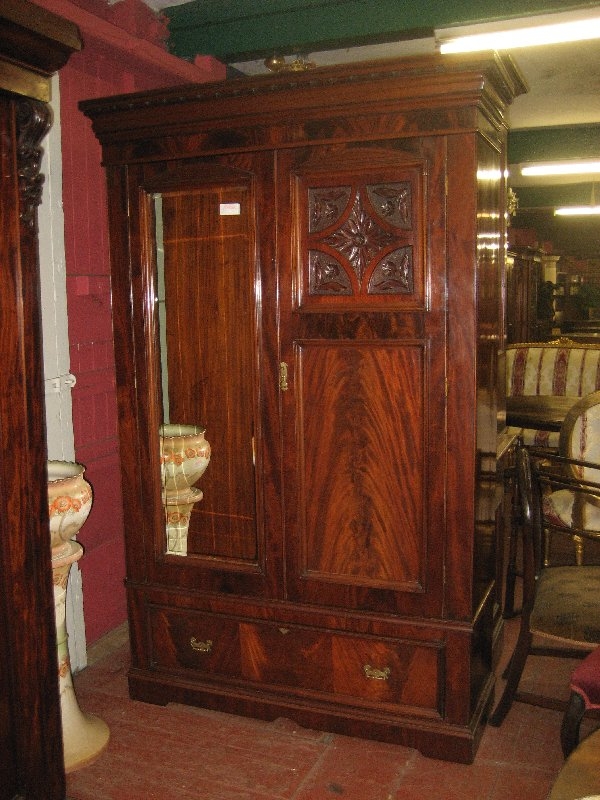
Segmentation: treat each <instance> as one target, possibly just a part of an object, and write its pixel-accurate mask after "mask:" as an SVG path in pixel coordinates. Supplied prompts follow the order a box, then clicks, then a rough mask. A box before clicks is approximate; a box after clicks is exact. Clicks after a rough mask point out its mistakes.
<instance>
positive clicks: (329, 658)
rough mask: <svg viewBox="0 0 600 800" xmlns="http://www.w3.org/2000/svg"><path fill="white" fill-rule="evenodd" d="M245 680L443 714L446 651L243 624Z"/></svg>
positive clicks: (430, 646) (436, 645) (430, 645)
mask: <svg viewBox="0 0 600 800" xmlns="http://www.w3.org/2000/svg"><path fill="white" fill-rule="evenodd" d="M240 642H241V645H242V669H243V673H244V677H246V678H251V679H252V680H256V681H259V682H261V683H269V684H283V685H287V686H289V687H290V688H293V687H296V688H298V689H307V690H314V691H318V692H323V693H327V694H330V695H333V696H335V698H336V700H341V699H342V697H343V696H345V697H346V698H347V700H348V702H356V701H359V700H361V699H362V700H365V701H372V702H374V703H386V704H392V705H395V706H403V707H413V708H419V709H429V710H431V711H432V712H435V713H441V707H440V702H441V701H440V697H441V694H442V692H441V689H440V687H441V674H442V653H443V651H442V648H441V646H440V644H439V643H437V642H434V643H431V642H412V641H404V640H390V639H385V640H382V639H380V638H377V637H359V636H354V635H351V634H342V633H334V632H330V631H323V630H320V629H313V628H303V627H296V626H289V627H285V626H278V625H264V624H262V623H260V624H256V623H249V622H243V623H241V624H240Z"/></svg>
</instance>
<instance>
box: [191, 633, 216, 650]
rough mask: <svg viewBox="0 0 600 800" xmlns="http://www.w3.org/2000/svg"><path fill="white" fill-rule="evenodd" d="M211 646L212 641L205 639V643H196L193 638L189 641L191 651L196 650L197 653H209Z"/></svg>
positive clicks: (196, 640)
mask: <svg viewBox="0 0 600 800" xmlns="http://www.w3.org/2000/svg"><path fill="white" fill-rule="evenodd" d="M212 644H213V643H212V639H207V640H206V641H205V642H200V641H198V639H196V637H195V636H192V638H191V639H190V645H191V647H192V650H196V651H197V652H198V653H210V651H211V650H212Z"/></svg>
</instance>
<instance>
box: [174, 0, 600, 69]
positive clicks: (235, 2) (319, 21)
mask: <svg viewBox="0 0 600 800" xmlns="http://www.w3.org/2000/svg"><path fill="white" fill-rule="evenodd" d="M595 5H597V4H596V3H590V2H588V3H585V2H583V3H581V2H579V3H577V2H569V0H502V3H499V2H498V0H477V1H475V0H328V2H327V1H325V2H324V0H193V2H190V3H185V4H184V5H181V6H175V7H173V8H170V9H167V10H166V11H165V13H166V15H167V17H168V19H169V29H170V32H171V34H170V48H171V50H172V52H173V53H175V54H176V55H178V56H180V57H182V58H189V59H191V58H194V56H196V55H197V54H202V55H214V56H216V57H217V58H220V59H221V60H223V61H227V62H232V61H239V60H244V59H245V58H262V57H265V56H267V55H271V54H272V53H273V52H274V51H277V52H280V53H284V54H285V53H287V54H290V55H291V54H294V53H295V52H303V53H310V52H311V51H312V52H314V51H316V50H322V49H326V48H328V47H335V46H341V47H349V46H351V45H356V44H361V43H367V42H381V41H395V40H398V39H400V38H403V37H404V38H411V37H414V36H415V35H423V34H424V35H431V32H432V30H433V28H435V27H445V26H449V25H453V24H469V23H475V22H484V21H490V20H494V19H506V18H508V17H520V16H527V15H530V14H542V13H545V12H551V11H565V10H567V9H570V8H581V7H593V6H595Z"/></svg>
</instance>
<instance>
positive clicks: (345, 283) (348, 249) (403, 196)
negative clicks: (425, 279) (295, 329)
mask: <svg viewBox="0 0 600 800" xmlns="http://www.w3.org/2000/svg"><path fill="white" fill-rule="evenodd" d="M407 178H408V179H407V180H392V181H389V182H386V181H377V180H376V181H372V182H371V181H368V180H365V181H362V182H357V183H355V182H354V181H352V182H347V183H344V184H341V185H339V186H335V185H328V186H315V185H312V186H310V185H309V186H308V187H307V195H306V196H305V197H306V201H307V209H306V212H307V219H306V218H305V222H304V223H303V224H304V226H305V230H304V231H302V232H301V240H302V241H303V242H305V248H306V249H305V251H304V258H303V262H304V263H305V264H306V268H307V270H308V276H307V278H308V280H307V281H306V283H307V284H308V286H307V289H308V297H309V298H310V297H312V298H327V297H329V298H333V297H340V298H344V297H346V298H355V299H362V300H365V299H367V298H368V297H369V296H382V295H389V296H397V297H405V296H410V295H413V294H414V292H415V258H416V256H415V250H416V246H417V244H418V241H417V232H418V217H419V214H418V197H417V196H416V189H415V187H416V186H417V185H418V180H417V174H416V171H412V174H410V175H407ZM416 217H417V219H415V218H416ZM301 224H302V223H301ZM306 283H305V285H306ZM373 300H375V298H374V297H373V299H372V301H371V302H373Z"/></svg>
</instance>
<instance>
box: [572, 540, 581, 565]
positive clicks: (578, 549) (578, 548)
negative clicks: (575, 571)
mask: <svg viewBox="0 0 600 800" xmlns="http://www.w3.org/2000/svg"><path fill="white" fill-rule="evenodd" d="M573 544H574V545H575V564H576V565H577V566H578V567H582V566H583V539H582V537H581V536H573Z"/></svg>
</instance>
